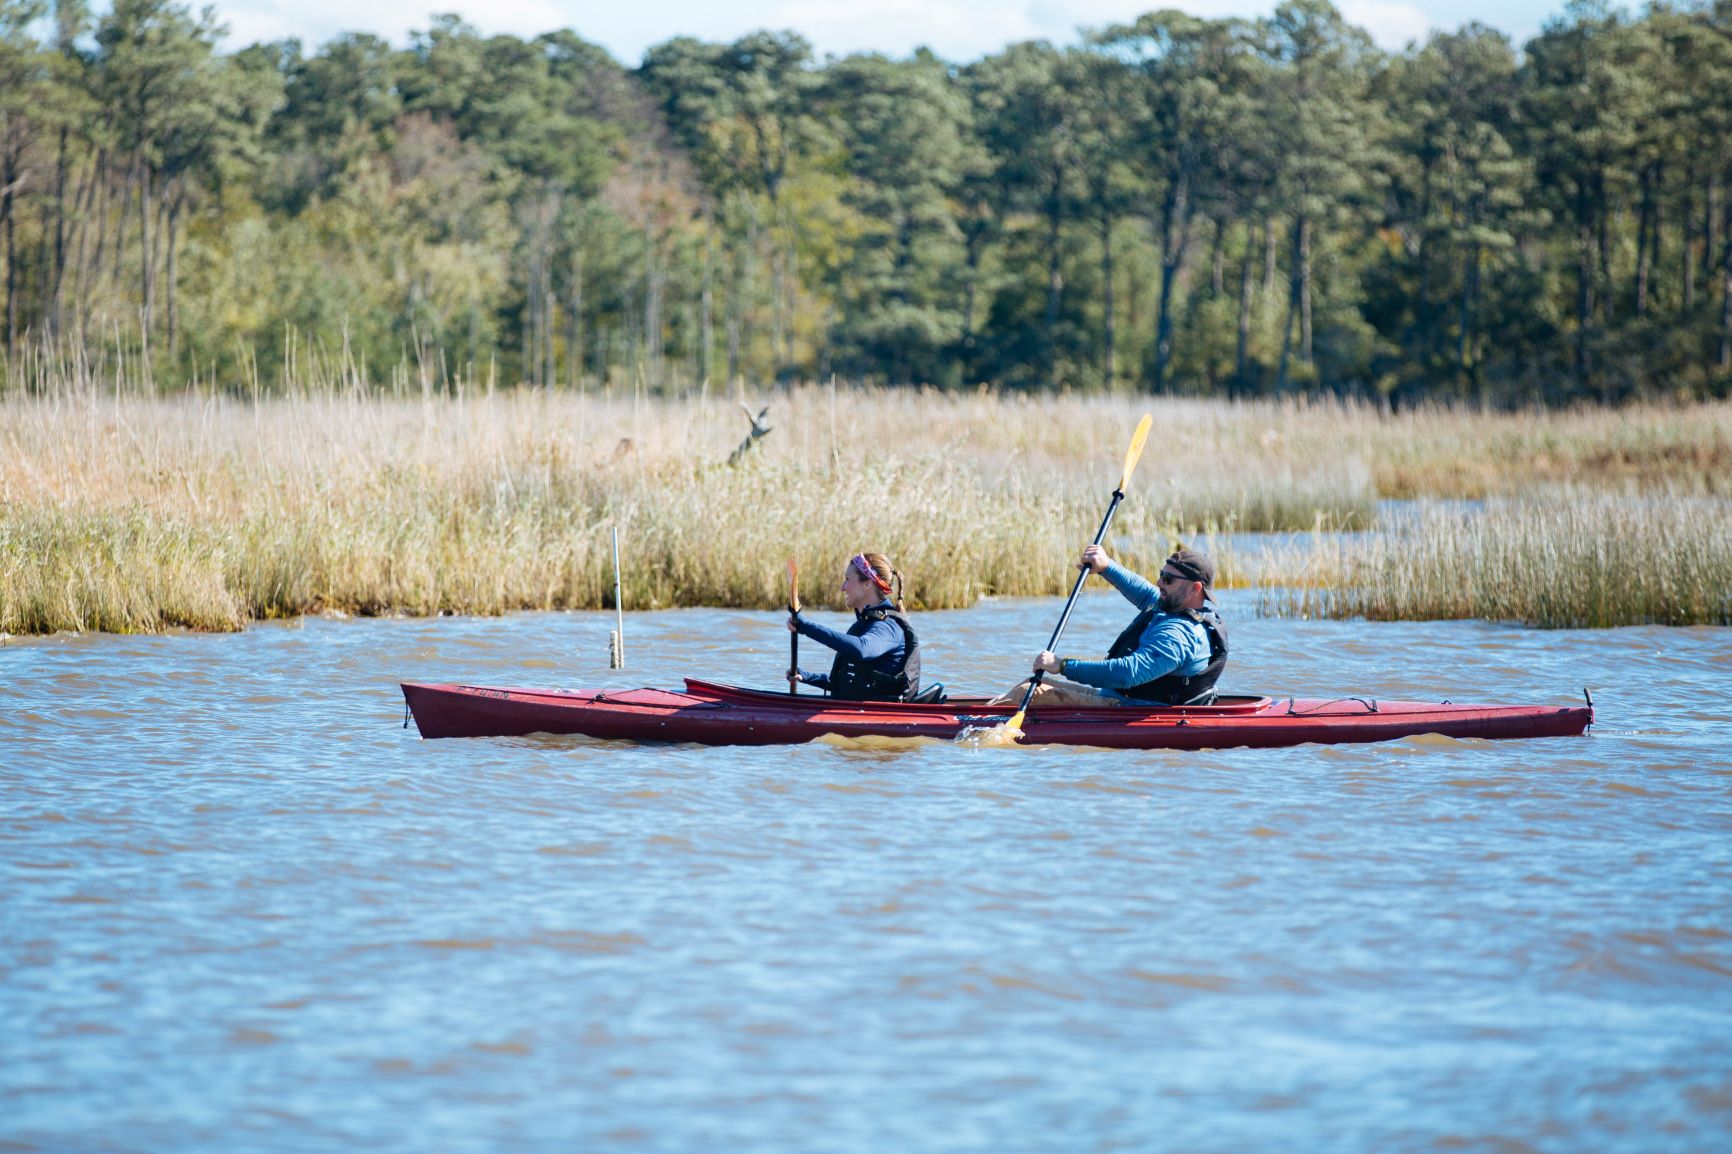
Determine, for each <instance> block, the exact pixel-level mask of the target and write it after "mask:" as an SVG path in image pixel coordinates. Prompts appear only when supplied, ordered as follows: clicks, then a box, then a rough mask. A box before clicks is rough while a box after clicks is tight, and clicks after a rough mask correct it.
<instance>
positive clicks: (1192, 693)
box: [1034, 545, 1227, 705]
mask: <svg viewBox="0 0 1732 1154" xmlns="http://www.w3.org/2000/svg"><path fill="white" fill-rule="evenodd" d="M1077 568H1079V569H1087V570H1089V571H1090V572H1093V573H1098V574H1100V575H1101V576H1102V577H1105V578H1106V579H1107V582H1108V583H1109V584H1110V585H1112V587H1113V588H1114V589H1117V590H1118V591H1119V592H1120V593H1122V594H1124V597H1125V600H1127V601H1129V602H1130V603H1131V604H1132V605H1135V606H1136V607H1137V608H1138V609H1139V610H1141V612H1139V613H1138V614H1137V616H1136V618H1135V619H1134V620H1133V621H1132V622H1131V623H1130V625H1129V626H1127V627H1126V628H1125V631H1124V632H1123V633H1121V634H1119V637H1118V640H1116V641H1114V642H1113V644H1112V648H1111V649H1109V650H1107V655H1106V657H1105V658H1104V659H1102V660H1100V661H1084V660H1080V659H1078V658H1075V657H1058V656H1056V655H1054V654H1053V653H1051V652H1042V653H1041V655H1040V656H1039V657H1036V658H1035V659H1034V668H1035V670H1036V672H1042V673H1057V674H1060V675H1062V676H1064V677H1066V678H1069V679H1070V680H1071V681H1074V682H1080V683H1081V684H1082V685H1085V686H1090V687H1092V688H1093V689H1095V690H1097V691H1099V697H1097V698H1095V699H1094V701H1092V702H1091V701H1090V700H1089V698H1090V696H1091V695H1090V694H1088V693H1087V692H1086V691H1084V692H1081V693H1079V692H1076V690H1077V689H1078V688H1080V687H1075V686H1062V685H1061V686H1054V690H1055V692H1054V694H1053V695H1052V697H1051V698H1049V704H1103V705H1104V704H1120V705H1201V704H1207V703H1208V702H1209V701H1211V700H1213V699H1214V695H1215V694H1214V691H1215V682H1216V681H1218V680H1220V677H1221V671H1222V670H1223V669H1225V668H1226V665H1227V627H1226V624H1225V623H1224V622H1222V620H1221V618H1220V616H1219V615H1218V614H1217V613H1216V611H1215V606H1214V603H1213V602H1212V601H1211V600H1210V599H1209V592H1210V590H1211V589H1212V588H1213V586H1214V584H1215V565H1214V563H1213V562H1212V561H1210V560H1209V558H1208V557H1207V556H1205V555H1204V554H1202V553H1199V552H1197V551H1196V550H1195V549H1180V550H1179V551H1178V552H1176V553H1174V554H1173V555H1172V556H1171V557H1168V558H1167V559H1166V561H1165V562H1164V563H1163V564H1162V565H1161V572H1160V577H1159V579H1158V582H1157V583H1156V584H1154V585H1151V584H1149V582H1148V581H1147V580H1145V579H1144V578H1142V577H1140V576H1138V575H1137V574H1135V573H1133V572H1131V571H1130V570H1129V569H1126V568H1124V567H1122V566H1120V565H1118V564H1115V563H1114V561H1113V559H1112V558H1111V557H1109V556H1107V554H1106V550H1104V549H1102V548H1101V547H1100V546H1099V545H1090V546H1089V547H1088V548H1086V549H1084V550H1083V554H1082V560H1081V561H1079V562H1078V563H1077ZM1043 688H1044V687H1043Z"/></svg>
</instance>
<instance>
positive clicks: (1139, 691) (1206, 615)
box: [1107, 605, 1227, 705]
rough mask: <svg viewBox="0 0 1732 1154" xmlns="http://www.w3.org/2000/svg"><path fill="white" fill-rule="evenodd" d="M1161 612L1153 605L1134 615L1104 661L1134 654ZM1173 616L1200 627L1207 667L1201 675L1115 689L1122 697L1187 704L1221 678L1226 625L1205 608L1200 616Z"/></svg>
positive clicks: (1186, 611)
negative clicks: (1205, 643) (1206, 648)
mask: <svg viewBox="0 0 1732 1154" xmlns="http://www.w3.org/2000/svg"><path fill="white" fill-rule="evenodd" d="M1161 612H1164V610H1162V609H1160V608H1159V607H1158V606H1157V607H1154V608H1150V609H1145V610H1143V611H1142V612H1141V613H1139V614H1137V616H1136V618H1135V620H1133V621H1132V622H1131V623H1130V624H1129V625H1128V626H1126V627H1125V631H1124V632H1123V633H1121V634H1119V636H1118V640H1116V641H1114V642H1113V646H1112V648H1111V649H1109V650H1107V660H1109V661H1111V660H1113V659H1114V658H1117V657H1129V656H1130V655H1131V654H1133V653H1135V652H1136V651H1137V643H1138V642H1139V641H1141V640H1142V639H1143V631H1144V630H1145V629H1147V628H1148V627H1149V623H1150V622H1152V621H1153V620H1154V619H1155V615H1156V614H1158V613H1161ZM1174 616H1176V617H1189V618H1190V619H1191V620H1192V621H1195V622H1196V623H1197V624H1198V625H1201V626H1202V627H1203V633H1204V634H1205V635H1206V636H1207V637H1208V638H1209V664H1208V665H1206V666H1204V667H1203V671H1202V672H1201V673H1193V674H1191V675H1190V676H1189V677H1185V676H1182V675H1180V674H1178V673H1169V674H1167V675H1166V676H1164V677H1157V678H1155V679H1154V680H1153V681H1145V682H1143V684H1141V685H1133V686H1131V687H1130V688H1129V689H1121V690H1119V692H1120V693H1122V694H1124V695H1125V696H1126V697H1134V698H1136V699H1137V700H1138V701H1148V702H1152V703H1154V704H1156V705H1188V704H1190V703H1191V702H1193V701H1195V700H1197V698H1199V697H1202V696H1204V695H1205V694H1207V693H1209V692H1210V691H1211V690H1213V689H1214V688H1215V682H1217V681H1219V680H1220V679H1221V671H1222V670H1224V669H1226V668H1227V623H1226V622H1225V621H1222V620H1221V618H1220V615H1219V614H1217V613H1216V612H1215V610H1214V608H1213V607H1212V606H1209V605H1205V606H1203V609H1202V612H1200V613H1199V612H1198V611H1196V610H1194V609H1181V610H1179V611H1178V613H1176V614H1174Z"/></svg>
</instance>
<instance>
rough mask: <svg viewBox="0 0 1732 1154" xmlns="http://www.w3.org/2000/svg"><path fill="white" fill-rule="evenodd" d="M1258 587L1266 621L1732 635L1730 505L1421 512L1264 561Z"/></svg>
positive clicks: (1493, 505)
mask: <svg viewBox="0 0 1732 1154" xmlns="http://www.w3.org/2000/svg"><path fill="white" fill-rule="evenodd" d="M1262 580H1263V581H1264V582H1266V584H1265V587H1264V589H1263V591H1262V593H1261V594H1260V596H1259V610H1260V611H1261V612H1263V613H1265V614H1269V615H1273V616H1303V617H1333V618H1341V617H1366V618H1369V619H1371V620H1377V621H1392V620H1419V619H1435V620H1448V619H1459V618H1469V617H1478V618H1488V619H1492V620H1500V621H1516V622H1522V623H1525V624H1529V625H1536V626H1544V627H1554V628H1598V627H1606V626H1615V625H1645V624H1663V625H1732V500H1727V499H1725V498H1717V497H1688V498H1662V497H1653V498H1630V497H1616V496H1608V495H1605V494H1577V495H1573V496H1572V495H1560V496H1554V497H1550V498H1546V499H1541V500H1534V499H1518V500H1507V499H1498V500H1493V501H1491V502H1489V503H1486V504H1483V505H1481V504H1477V503H1469V504H1462V503H1450V504H1438V503H1424V504H1422V505H1420V506H1419V507H1417V508H1415V509H1414V510H1413V511H1412V516H1411V517H1409V518H1406V519H1404V520H1402V521H1399V522H1396V523H1386V524H1385V526H1384V527H1383V528H1382V529H1381V530H1380V531H1379V532H1377V533H1369V534H1360V535H1345V536H1344V535H1337V534H1320V535H1318V536H1317V537H1316V538H1315V540H1314V542H1313V543H1312V545H1311V547H1310V548H1303V547H1299V548H1290V549H1287V550H1284V551H1273V552H1272V553H1271V555H1269V556H1267V557H1265V558H1264V563H1263V566H1262Z"/></svg>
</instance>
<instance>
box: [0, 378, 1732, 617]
mask: <svg viewBox="0 0 1732 1154" xmlns="http://www.w3.org/2000/svg"><path fill="white" fill-rule="evenodd" d="M88 380H89V379H88V378H87V381H88ZM753 401H754V407H755V406H756V405H757V404H760V403H762V402H764V401H768V402H769V403H770V405H771V409H770V414H769V423H770V424H771V425H772V427H773V430H774V431H773V432H772V433H771V434H770V435H769V436H767V437H766V438H764V439H763V440H762V441H760V442H759V443H758V445H757V446H756V447H754V448H753V449H752V450H751V451H750V452H749V453H748V454H747V455H746V457H745V459H744V460H743V461H742V462H741V464H740V465H739V466H738V467H729V466H728V465H727V464H726V461H727V459H728V457H729V454H730V453H731V452H732V451H733V449H734V447H735V445H736V444H737V443H738V442H739V440H740V438H741V437H742V436H743V435H744V432H745V429H746V427H747V426H746V422H745V420H744V419H743V417H742V415H741V412H740V408H739V406H738V404H737V402H736V399H735V398H733V397H730V396H724V395H720V393H719V392H708V391H699V392H698V393H696V394H694V395H691V396H687V397H683V398H676V399H669V398H652V397H647V396H632V395H622V394H615V395H613V396H606V395H601V396H598V395H589V396H583V395H574V394H568V393H545V392H531V391H525V390H511V391H501V392H497V393H494V392H491V391H486V392H480V393H477V392H474V391H461V392H458V393H457V394H456V395H439V394H433V393H430V392H428V393H423V394H422V395H421V396H420V397H418V398H415V399H403V398H393V397H386V396H381V395H379V394H377V393H373V392H370V391H367V390H363V389H359V388H338V387H331V388H324V389H318V390H308V391H304V392H301V393H299V394H297V395H292V396H287V397H279V398H275V399H271V398H261V399H258V400H256V401H254V400H243V399H237V398H236V397H233V396H231V395H228V394H225V393H221V392H198V391H194V392H190V393H182V394H179V395H177V396H174V397H170V398H162V399H157V398H153V397H147V396H139V395H135V394H134V393H133V392H131V391H129V390H127V389H126V388H124V387H123V388H122V389H121V390H120V391H119V393H118V394H117V393H115V392H112V391H103V390H99V389H97V388H94V387H91V386H90V385H89V384H88V383H87V385H86V386H85V387H77V388H74V387H51V388H45V389H40V390H35V391H34V392H33V393H32V395H30V396H18V395H14V396H13V397H11V398H10V399H7V400H4V401H0V632H13V633H22V632H48V631H55V630H88V629H104V630H115V631H151V630H158V629H163V628H168V627H174V626H187V627H192V628H201V629H232V628H237V627H239V626H240V625H242V624H244V623H245V622H246V621H248V620H251V619H256V618H263V617H274V616H284V615H293V614H298V613H303V612H308V611H312V610H320V609H326V610H331V609H335V610H344V611H347V612H356V613H412V614H431V613H441V612H452V613H495V612H503V611H506V610H511V609H520V608H585V607H599V606H602V605H603V604H606V603H607V602H608V599H609V598H610V597H611V585H612V576H611V562H610V560H609V556H608V541H609V530H610V529H612V528H614V527H616V526H617V527H618V528H619V529H620V531H621V534H622V537H623V539H624V546H625V561H626V563H625V578H626V581H625V597H626V603H627V605H628V606H631V607H651V606H668V605H740V606H759V607H769V606H773V605H775V604H777V603H779V602H780V601H781V599H782V598H783V596H784V593H783V590H782V582H783V580H784V577H783V574H784V566H783V562H784V561H785V560H786V559H787V558H789V557H793V558H795V559H796V560H798V561H799V563H800V565H801V568H802V571H803V572H805V573H807V574H822V573H824V572H826V571H827V570H828V569H831V568H836V567H838V566H839V565H840V563H841V560H842V559H843V558H845V557H847V556H848V555H850V554H852V553H854V552H857V551H859V550H860V549H862V548H876V549H883V550H885V551H887V552H888V553H890V555H891V556H892V557H893V559H894V560H895V561H896V563H897V564H898V566H899V567H900V568H901V569H903V571H904V572H905V573H907V574H908V576H909V578H910V585H909V592H910V594H911V596H912V599H913V600H914V601H915V603H916V604H918V605H922V606H927V607H942V606H958V605H966V604H969V603H971V602H972V601H973V600H974V599H976V598H977V597H979V596H982V595H986V594H1051V593H1058V592H1062V591H1063V589H1065V588H1066V587H1067V586H1068V582H1069V577H1070V570H1069V559H1070V557H1071V555H1072V554H1073V553H1074V552H1075V550H1076V549H1077V547H1078V546H1079V545H1080V544H1081V543H1082V542H1083V541H1085V540H1086V539H1087V537H1088V535H1089V533H1090V532H1091V531H1092V530H1093V527H1094V525H1095V524H1096V522H1097V521H1098V519H1099V516H1100V512H1101V509H1102V507H1103V505H1104V502H1105V499H1106V496H1107V494H1108V491H1109V490H1110V488H1111V486H1112V484H1113V482H1114V480H1115V479H1116V478H1117V475H1118V472H1119V468H1120V464H1121V461H1122V454H1123V451H1124V446H1125V443H1126V441H1127V439H1128V437H1129V435H1130V431H1131V429H1132V428H1133V427H1134V425H1135V423H1136V420H1137V418H1138V416H1139V415H1140V414H1141V412H1142V411H1143V410H1144V409H1148V408H1152V409H1153V410H1154V411H1155V414H1156V427H1155V432H1154V435H1153V436H1152V437H1151V438H1150V441H1149V444H1148V447H1147V449H1146V450H1145V453H1144V456H1143V458H1142V461H1141V463H1140V464H1139V466H1138V469H1137V472H1136V475H1135V477H1134V480H1133V486H1132V492H1131V494H1130V500H1129V501H1128V502H1127V504H1126V506H1125V507H1124V509H1123V511H1122V512H1121V514H1120V518H1119V520H1118V521H1117V522H1116V524H1115V532H1114V542H1113V545H1114V548H1115V551H1117V552H1119V553H1121V554H1122V555H1123V556H1124V559H1125V560H1127V561H1128V562H1130V563H1132V564H1136V565H1143V566H1146V565H1149V564H1150V563H1152V562H1154V561H1158V559H1159V558H1160V556H1162V555H1163V553H1164V552H1165V551H1166V550H1167V549H1168V548H1170V547H1171V545H1172V544H1173V543H1174V542H1175V541H1176V540H1179V539H1188V538H1192V537H1195V536H1197V535H1198V534H1201V533H1209V534H1212V536H1211V540H1212V541H1213V542H1217V543H1218V544H1216V548H1217V550H1218V551H1222V552H1223V553H1224V555H1223V556H1222V557H1221V560H1222V561H1223V562H1224V565H1223V568H1224V571H1225V576H1226V580H1227V581H1229V582H1230V581H1233V580H1235V579H1236V578H1235V575H1236V573H1237V569H1236V567H1235V566H1234V564H1233V561H1234V558H1233V556H1232V555H1231V553H1230V551H1228V549H1227V546H1228V544H1229V543H1230V539H1229V538H1228V537H1227V536H1226V535H1228V534H1232V533H1241V532H1254V531H1258V530H1265V529H1286V528H1306V527H1310V526H1312V525H1313V524H1315V523H1318V522H1319V521H1320V520H1321V521H1322V522H1323V523H1326V524H1328V525H1333V526H1364V525H1368V524H1370V523H1372V521H1373V519H1374V516H1375V511H1376V507H1377V506H1376V501H1377V498H1378V497H1379V496H1380V495H1382V494H1384V493H1385V492H1388V491H1394V492H1398V493H1399V492H1405V491H1406V487H1409V486H1414V485H1434V486H1437V487H1438V490H1437V491H1439V492H1441V493H1444V494H1450V493H1453V492H1456V491H1457V490H1456V489H1452V488H1451V486H1455V487H1457V488H1459V489H1460V490H1461V491H1463V492H1469V493H1477V492H1480V491H1485V490H1497V491H1502V490H1505V489H1515V490H1520V489H1522V488H1523V487H1524V486H1525V487H1528V488H1532V487H1533V486H1547V485H1551V484H1554V483H1556V482H1558V481H1561V480H1570V479H1573V480H1574V481H1575V482H1576V483H1577V484H1582V483H1587V482H1589V481H1591V480H1592V479H1593V478H1594V477H1595V476H1602V477H1603V479H1604V481H1605V483H1606V484H1607V485H1608V486H1609V487H1610V488H1612V489H1615V490H1617V491H1621V492H1642V491H1648V490H1651V489H1654V488H1656V487H1658V486H1671V487H1672V489H1673V490H1675V491H1683V492H1690V493H1697V492H1702V493H1708V492H1720V491H1721V486H1723V485H1724V484H1725V483H1726V482H1725V480H1724V478H1723V477H1722V476H1721V475H1720V474H1719V473H1718V472H1716V471H1714V469H1713V468H1712V466H1714V464H1715V463H1716V462H1718V461H1719V460H1720V459H1721V456H1722V455H1723V454H1724V453H1725V452H1726V446H1727V445H1728V444H1732V433H1729V430H1732V406H1717V407H1704V408H1699V409H1694V410H1679V411H1672V410H1664V409H1649V410H1639V411H1637V412H1635V413H1625V414H1622V415H1621V417H1619V418H1618V419H1616V420H1614V419H1611V418H1608V417H1606V416H1605V415H1602V414H1597V413H1577V414H1558V415H1550V416H1543V417H1539V416H1521V417H1495V416H1489V415H1483V414H1460V413H1450V412H1436V413H1431V414H1429V415H1407V414H1404V415H1401V416H1398V417H1389V416H1387V415H1384V414H1381V413H1379V412H1378V411H1377V410H1375V409H1373V408H1370V407H1366V406H1356V405H1336V404H1305V403H1283V404H1275V403H1268V404H1221V403H1209V402H1199V401H1169V400H1160V401H1155V402H1150V401H1148V400H1147V399H1144V398H1136V397H1111V396H1086V397H1085V396H1046V397H1024V396H1011V397H1000V396H997V395H993V394H988V393H967V394H939V393H934V392H921V391H915V390H887V391H886V390H854V389H846V388H842V389H838V388H834V387H831V388H824V387H806V388H798V389H794V390H791V391H778V392H776V393H774V394H769V395H765V396H762V397H757V398H753ZM1631 430H1635V431H1634V432H1632V431H1631ZM1542 447H1543V452H1542V451H1541V449H1542ZM1608 462H1619V463H1620V464H1618V465H1617V466H1616V467H1613V466H1612V465H1610V464H1607V463H1608ZM1595 469H1598V470H1599V472H1598V473H1595V472H1593V470H1595ZM1578 474H1579V475H1578ZM1386 486H1392V487H1393V488H1392V489H1390V488H1386ZM832 585H833V582H830V581H827V580H824V579H823V578H821V577H818V578H812V579H809V586H808V587H809V593H808V597H809V599H811V600H813V601H814V602H816V601H818V599H819V598H821V597H824V596H833V591H832V590H831V586H832Z"/></svg>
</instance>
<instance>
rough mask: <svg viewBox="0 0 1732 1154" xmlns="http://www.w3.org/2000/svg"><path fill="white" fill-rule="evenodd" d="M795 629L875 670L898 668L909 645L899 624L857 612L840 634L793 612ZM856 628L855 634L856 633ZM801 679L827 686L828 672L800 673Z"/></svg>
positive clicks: (884, 603)
mask: <svg viewBox="0 0 1732 1154" xmlns="http://www.w3.org/2000/svg"><path fill="white" fill-rule="evenodd" d="M872 608H873V609H890V610H894V609H895V608H896V606H895V605H893V604H892V603H891V602H890V601H888V600H885V601H880V602H879V603H878V604H876V605H874V606H872ZM794 629H795V631H796V632H797V633H799V634H800V636H802V637H810V638H811V639H812V640H813V641H816V642H817V643H818V644H819V645H823V646H826V647H828V648H830V649H834V650H835V651H836V652H838V653H840V654H843V655H844V656H847V657H850V658H853V659H854V660H855V661H858V662H861V663H862V664H864V665H866V667H867V668H869V669H871V670H873V671H874V672H877V673H894V672H896V670H898V669H900V668H901V667H902V657H903V653H904V651H905V650H906V649H907V648H908V641H907V638H905V637H904V636H903V633H902V628H901V626H899V625H897V624H896V623H895V622H894V621H891V620H889V619H888V618H883V619H880V620H877V621H867V620H866V619H865V618H864V617H862V616H860V615H858V614H856V615H855V619H854V624H853V625H850V626H849V627H848V631H847V632H846V633H843V632H840V631H839V630H835V629H832V628H830V627H829V626H828V625H821V624H819V623H818V622H816V621H808V620H807V619H806V618H804V617H801V616H799V615H798V614H795V616H794ZM857 629H858V630H859V632H858V633H856V632H855V630H857ZM800 680H801V681H803V682H805V683H806V684H807V685H816V686H817V687H818V688H820V689H829V688H830V675H829V674H828V673H802V674H801V675H800Z"/></svg>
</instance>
